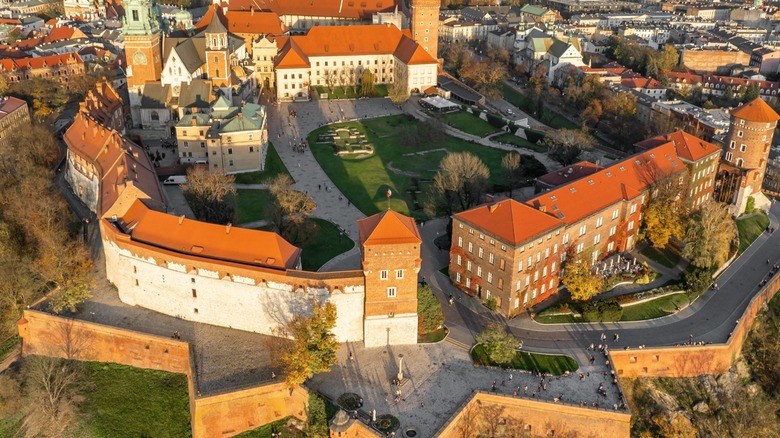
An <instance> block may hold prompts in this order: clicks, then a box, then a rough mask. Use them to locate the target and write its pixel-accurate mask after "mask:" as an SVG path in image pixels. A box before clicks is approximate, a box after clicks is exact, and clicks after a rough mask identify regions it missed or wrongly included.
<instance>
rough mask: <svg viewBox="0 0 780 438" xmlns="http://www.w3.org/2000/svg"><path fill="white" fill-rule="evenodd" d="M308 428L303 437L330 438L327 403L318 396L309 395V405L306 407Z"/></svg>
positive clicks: (311, 393)
mask: <svg viewBox="0 0 780 438" xmlns="http://www.w3.org/2000/svg"><path fill="white" fill-rule="evenodd" d="M306 418H307V421H306V428H305V430H304V431H303V436H304V437H306V438H320V437H325V436H328V414H327V411H326V409H325V401H324V400H323V399H322V398H321V397H320V396H318V395H317V394H315V393H313V392H310V393H309V405H308V406H307V407H306Z"/></svg>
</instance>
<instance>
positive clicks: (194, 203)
mask: <svg viewBox="0 0 780 438" xmlns="http://www.w3.org/2000/svg"><path fill="white" fill-rule="evenodd" d="M235 182H236V178H235V177H234V176H233V175H228V174H226V173H224V172H221V171H208V170H205V169H203V168H202V167H200V166H195V167H191V168H190V169H189V170H187V184H184V185H183V186H182V191H183V192H184V198H185V199H186V200H187V203H188V204H189V205H190V208H192V212H193V213H194V214H195V217H197V218H198V219H200V220H202V221H206V222H211V223H215V224H229V223H232V222H233V221H234V220H235V217H236V200H235V198H236V193H237V192H236V188H235V187H233V183H235Z"/></svg>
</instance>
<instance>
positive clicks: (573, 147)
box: [542, 129, 595, 166]
mask: <svg viewBox="0 0 780 438" xmlns="http://www.w3.org/2000/svg"><path fill="white" fill-rule="evenodd" d="M542 144H543V145H545V146H547V148H548V149H549V152H548V153H547V154H548V155H549V156H550V158H552V159H553V160H555V161H557V162H559V163H561V164H562V165H564V166H568V165H569V164H574V163H576V162H577V161H579V159H580V155H581V154H582V151H583V150H586V149H591V148H593V145H594V144H595V140H594V139H593V137H591V136H590V134H588V133H586V132H583V131H580V130H579V129H559V130H557V131H555V132H553V133H552V134H550V135H548V136H547V137H545V138H544V140H542Z"/></svg>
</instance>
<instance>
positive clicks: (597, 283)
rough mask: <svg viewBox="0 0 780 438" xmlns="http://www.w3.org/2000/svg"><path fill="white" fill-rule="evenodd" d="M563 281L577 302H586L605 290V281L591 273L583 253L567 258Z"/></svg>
mask: <svg viewBox="0 0 780 438" xmlns="http://www.w3.org/2000/svg"><path fill="white" fill-rule="evenodd" d="M561 281H562V282H563V284H565V285H566V289H568V290H569V293H570V294H571V298H572V299H573V300H575V301H586V300H589V299H590V298H591V297H593V296H594V295H597V294H598V293H599V292H601V290H602V289H603V288H604V280H602V279H601V277H599V276H598V275H594V274H592V273H591V270H590V265H589V264H588V263H587V262H586V261H585V259H584V258H583V256H582V253H580V254H575V255H572V256H571V257H568V258H567V261H566V265H565V270H564V273H563V277H561Z"/></svg>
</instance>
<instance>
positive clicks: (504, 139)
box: [491, 132, 547, 153]
mask: <svg viewBox="0 0 780 438" xmlns="http://www.w3.org/2000/svg"><path fill="white" fill-rule="evenodd" d="M491 139H492V140H493V141H496V142H499V143H505V144H511V145H514V146H517V147H520V148H526V149H531V150H532V151H536V152H541V153H547V147H546V146H542V145H540V144H535V143H531V142H530V141H528V140H526V139H524V138H522V137H518V136H516V135H514V134H512V133H509V132H508V133H506V134H501V135H497V136H495V137H491Z"/></svg>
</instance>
